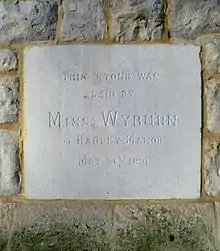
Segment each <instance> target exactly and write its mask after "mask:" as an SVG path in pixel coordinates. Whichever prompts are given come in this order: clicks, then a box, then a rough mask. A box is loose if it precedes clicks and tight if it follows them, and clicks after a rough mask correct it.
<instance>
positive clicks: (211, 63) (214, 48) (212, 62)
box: [202, 39, 220, 77]
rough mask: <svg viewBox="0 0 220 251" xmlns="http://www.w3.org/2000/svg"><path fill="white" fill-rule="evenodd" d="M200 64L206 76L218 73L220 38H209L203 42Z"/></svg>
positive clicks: (219, 66) (219, 65) (219, 68)
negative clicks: (201, 62) (201, 61)
mask: <svg viewBox="0 0 220 251" xmlns="http://www.w3.org/2000/svg"><path fill="white" fill-rule="evenodd" d="M202 66H203V70H204V71H205V72H206V75H207V74H208V75H207V76H208V77H212V76H213V75H214V74H216V73H220V39H210V40H207V41H206V42H205V43H204V47H203V64H202Z"/></svg>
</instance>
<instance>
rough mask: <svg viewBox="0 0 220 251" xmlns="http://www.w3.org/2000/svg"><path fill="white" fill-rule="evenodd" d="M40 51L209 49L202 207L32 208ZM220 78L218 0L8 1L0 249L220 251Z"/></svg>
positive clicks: (90, 204) (2, 7) (96, 204)
mask: <svg viewBox="0 0 220 251" xmlns="http://www.w3.org/2000/svg"><path fill="white" fill-rule="evenodd" d="M41 43H48V44H50V45H56V44H74V43H100V44H101V43H104V44H110V43H143V44H146V45H147V44H151V43H168V44H182V43H187V44H195V45H199V46H201V53H200V57H201V65H202V69H201V76H202V91H203V94H202V102H203V107H202V109H203V116H202V117H203V121H202V156H201V158H202V167H201V173H202V186H201V198H200V199H199V200H190V201H189V200H177V201H174V200H167V201H152V200H151V201H137V200H132V201H123V202H122V201H108V202H105V201H86V202H85V201H68V202H67V201H52V202H46V201H44V202H42V201H28V200H26V199H25V196H24V189H23V185H22V184H23V182H22V177H23V174H24V171H25V170H24V166H23V161H22V159H23V131H22V129H23V126H22V125H23V118H22V113H23V112H24V109H23V106H22V103H23V100H24V99H25V97H24V96H23V75H22V73H23V50H24V48H25V47H26V46H30V45H33V44H41ZM219 76H220V0H208V1H205V0H181V1H180V0H164V1H163V2H162V0H63V1H62V0H57V1H56V0H23V1H19V0H5V1H3V0H1V1H0V86H1V89H0V106H1V109H0V123H1V124H0V129H1V131H0V195H1V201H2V202H1V203H0V222H1V224H0V228H1V236H0V238H1V239H0V250H5V251H6V250H7V251H9V250H11V251H14V250H25V251H29V250H30V251H32V250H42V251H47V250H53V251H55V250H57V251H58V250H65V251H67V250H79V251H80V250H106V251H107V250H121V251H122V250H126V251H127V250H130V251H131V250H138V251H141V250H143V251H145V250H163V251H164V250H169V251H170V250H183V251H185V250H187V251H191V250H192V251H197V250H198V251H200V250H204V251H207V250H220V203H219V201H220V200H219V198H220V197H219V196H220V77H219ZM189 143H190V139H189Z"/></svg>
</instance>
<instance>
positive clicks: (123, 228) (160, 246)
mask: <svg viewBox="0 0 220 251" xmlns="http://www.w3.org/2000/svg"><path fill="white" fill-rule="evenodd" d="M114 222H115V229H116V232H117V234H116V237H115V238H114V241H115V246H116V247H117V248H118V249H116V250H121V251H126V250H158V251H159V250H163V251H176V250H184V251H185V250H189V251H191V250H198V251H207V250H212V251H215V250H217V249H216V243H215V221H214V215H213V208H212V205H211V204H179V205H178V204H176V205H175V204H171V205H146V204H145V205H128V206H116V208H115V219H114Z"/></svg>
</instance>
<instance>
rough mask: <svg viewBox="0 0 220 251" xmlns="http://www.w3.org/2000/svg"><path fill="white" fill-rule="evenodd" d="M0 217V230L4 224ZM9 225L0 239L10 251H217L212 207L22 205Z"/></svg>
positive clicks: (63, 203)
mask: <svg viewBox="0 0 220 251" xmlns="http://www.w3.org/2000/svg"><path fill="white" fill-rule="evenodd" d="M113 207H114V210H113ZM4 212H5V213H7V212H6V210H5V211H4ZM217 214H218V213H217ZM215 216H216V218H217V216H218V215H215ZM2 217H3V221H4V224H3V225H2V228H3V227H5V222H6V220H5V219H4V215H3V216H2ZM7 220H8V218H7ZM8 224H9V226H10V228H9V229H10V236H9V237H8V238H7V236H5V238H4V239H3V240H4V242H3V244H5V242H6V243H7V249H5V250H10V251H17V250H19V251H20V250H25V251H32V250H42V251H49V250H53V251H60V250H65V251H72V250H77V251H78V250H79V251H81V250H100V251H109V250H117V251H119V250H120V251H127V250H129V251H147V250H149V251H159V250H163V251H177V250H178V251H207V250H209V251H217V250H218V249H217V244H218V243H217V242H216V238H215V237H216V230H217V226H216V222H215V218H214V210H213V205H212V203H209V204H182V203H181V204H161V205H147V204H136V205H116V206H114V205H113V204H112V205H111V206H110V205H107V204H104V203H101V204H91V203H88V202H87V203H85V204H80V203H76V202H75V203H66V202H51V203H42V204H39V203H27V202H26V203H21V204H17V205H16V210H15V214H14V217H13V222H11V221H10V220H8ZM4 231H5V230H4ZM5 240H6V241H5ZM3 247H5V245H4V246H3ZM3 250H4V249H3Z"/></svg>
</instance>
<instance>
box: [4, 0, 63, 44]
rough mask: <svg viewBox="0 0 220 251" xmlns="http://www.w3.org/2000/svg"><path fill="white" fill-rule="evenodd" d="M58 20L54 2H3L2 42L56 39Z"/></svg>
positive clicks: (46, 0) (56, 6) (56, 7)
mask: <svg viewBox="0 0 220 251" xmlns="http://www.w3.org/2000/svg"><path fill="white" fill-rule="evenodd" d="M57 19H58V5H57V4H56V3H55V2H54V1H48V0H45V1H41V0H36V1H35V0H33V1H17V0H16V1H15V0H13V1H1V2H0V42H16V43H17V42H25V41H38V40H39V41H40V40H48V39H54V38H55V33H56V24H57Z"/></svg>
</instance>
